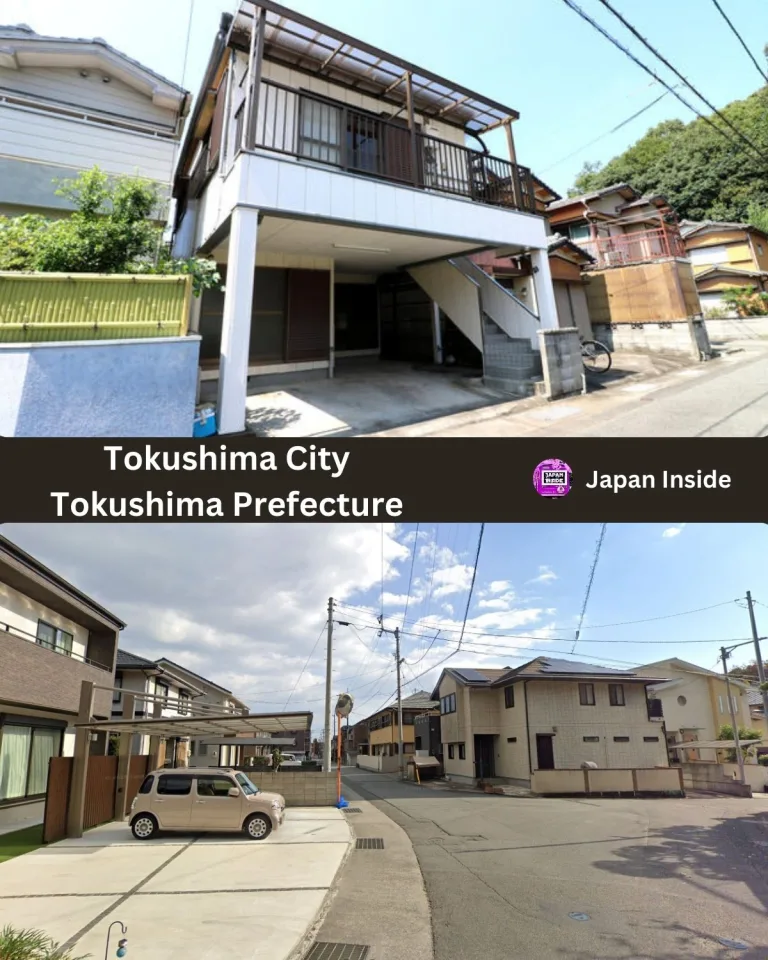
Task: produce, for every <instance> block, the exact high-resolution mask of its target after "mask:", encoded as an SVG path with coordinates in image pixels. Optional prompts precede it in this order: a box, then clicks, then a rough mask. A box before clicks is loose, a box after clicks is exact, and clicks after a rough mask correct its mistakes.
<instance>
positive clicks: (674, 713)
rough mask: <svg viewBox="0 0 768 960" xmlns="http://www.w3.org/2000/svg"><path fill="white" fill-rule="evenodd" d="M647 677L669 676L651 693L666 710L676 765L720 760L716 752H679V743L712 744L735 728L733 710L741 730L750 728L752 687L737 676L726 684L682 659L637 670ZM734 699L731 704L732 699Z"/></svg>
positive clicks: (670, 746)
mask: <svg viewBox="0 0 768 960" xmlns="http://www.w3.org/2000/svg"><path fill="white" fill-rule="evenodd" d="M636 670H637V673H638V674H641V675H643V676H653V677H659V676H661V677H666V678H667V680H666V682H664V683H659V684H652V685H651V686H650V687H649V688H648V691H649V694H650V695H651V696H653V697H655V698H656V699H658V700H659V701H660V702H661V704H662V708H663V713H664V726H665V729H666V737H667V746H668V747H669V755H670V759H671V760H672V761H673V762H679V761H688V760H712V761H714V760H715V759H717V757H716V751H715V750H706V749H704V750H693V749H689V750H685V751H684V752H683V751H680V750H675V749H674V746H675V744H677V743H691V742H694V741H698V742H700V743H711V742H712V741H714V740H717V739H718V733H719V730H720V728H721V727H722V726H724V725H728V726H731V725H732V724H731V707H733V711H734V713H735V715H736V722H737V724H738V726H740V727H750V726H751V725H752V724H751V716H750V702H749V685H748V684H747V683H745V682H744V681H742V680H739V679H737V678H735V677H731V678H729V681H728V684H727V685H726V682H725V679H724V677H723V675H722V674H721V673H715V672H714V671H713V670H707V669H706V668H705V667H699V666H697V665H696V664H695V663H688V662H687V661H686V660H680V659H679V658H678V657H670V658H669V659H668V660H659V661H656V662H654V663H646V664H644V665H643V666H641V667H637V668H636ZM729 696H730V698H731V702H730V703H729V700H728V698H729Z"/></svg>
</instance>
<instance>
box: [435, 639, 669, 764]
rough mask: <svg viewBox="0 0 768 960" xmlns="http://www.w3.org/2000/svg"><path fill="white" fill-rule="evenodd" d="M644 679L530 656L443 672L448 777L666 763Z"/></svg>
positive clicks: (439, 691) (440, 691)
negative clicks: (514, 663) (513, 664)
mask: <svg viewBox="0 0 768 960" xmlns="http://www.w3.org/2000/svg"><path fill="white" fill-rule="evenodd" d="M651 682H652V680H651V679H648V678H646V677H642V676H639V675H638V674H637V673H635V672H634V671H623V670H613V669H609V668H608V667H598V666H594V665H592V664H589V663H578V662H576V661H570V660H556V659H551V658H549V657H537V658H536V659H535V660H531V661H530V662H529V663H526V664H524V665H523V666H521V667H517V668H514V669H512V668H509V667H505V668H503V669H483V668H481V669H477V670H476V669H469V668H456V669H446V670H443V672H442V674H441V676H440V679H439V681H438V683H437V686H436V687H435V690H434V692H433V694H432V696H433V697H435V698H436V699H439V702H440V729H441V738H442V742H443V766H444V769H445V775H446V777H447V778H448V779H449V780H457V781H476V780H492V779H501V780H511V781H519V782H523V783H527V782H529V781H530V778H531V774H532V773H533V772H534V771H536V770H575V769H579V768H580V767H581V765H582V764H583V763H585V762H593V763H596V764H597V766H598V767H601V768H610V769H622V768H648V767H656V766H668V760H667V751H666V747H665V744H664V736H663V729H662V723H661V717H660V716H657V715H655V711H656V710H657V709H658V708H657V707H654V705H653V704H652V703H649V701H648V697H647V695H646V687H647V686H648V685H649V684H650V683H651Z"/></svg>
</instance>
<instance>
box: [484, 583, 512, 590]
mask: <svg viewBox="0 0 768 960" xmlns="http://www.w3.org/2000/svg"><path fill="white" fill-rule="evenodd" d="M511 586H512V584H511V583H510V582H509V580H491V582H490V583H489V584H488V586H487V587H486V591H487V592H488V593H504V591H505V590H509V588H510V587H511Z"/></svg>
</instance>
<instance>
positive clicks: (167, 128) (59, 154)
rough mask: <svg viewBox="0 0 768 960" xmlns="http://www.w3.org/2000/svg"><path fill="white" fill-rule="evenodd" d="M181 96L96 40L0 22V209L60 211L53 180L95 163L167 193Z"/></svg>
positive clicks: (184, 97)
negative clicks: (146, 181) (42, 33)
mask: <svg viewBox="0 0 768 960" xmlns="http://www.w3.org/2000/svg"><path fill="white" fill-rule="evenodd" d="M187 102H188V94H187V93H186V91H185V90H183V89H182V88H181V87H180V86H178V85H177V84H175V83H173V82H171V81H170V80H166V79H165V78H164V77H161V76H160V75H159V74H157V73H155V72H154V71H152V70H150V69H148V68H147V67H144V66H142V64H140V63H137V62H136V61H135V60H132V59H131V58H130V57H127V56H126V55H125V54H123V53H120V52H119V51H118V50H115V49H114V47H111V46H110V45H109V44H108V43H106V41H104V40H101V39H100V38H98V37H97V38H94V39H88V40H81V39H73V38H70V37H46V36H40V35H39V34H37V33H35V32H34V31H33V30H32V29H31V28H30V27H27V26H25V25H19V26H0V215H1V214H6V215H9V216H17V215H20V214H24V213H41V214H45V215H48V216H61V215H64V214H66V213H67V212H68V211H69V210H70V209H72V208H71V204H70V202H69V201H68V200H66V199H65V198H63V197H58V196H56V193H55V190H56V184H55V183H54V182H53V181H54V180H58V179H68V178H72V177H75V176H77V174H78V173H79V172H81V171H83V170H86V169H90V168H91V167H93V166H95V165H98V166H99V167H101V169H102V170H104V171H105V172H106V173H110V174H134V175H135V174H138V175H140V176H142V177H145V178H147V179H149V180H153V181H154V182H155V183H157V184H158V185H159V186H160V188H161V190H162V192H163V193H164V194H165V196H166V197H167V196H168V192H169V186H170V182H171V176H172V172H173V166H174V160H175V155H176V149H177V145H178V141H179V138H180V134H181V126H182V121H183V117H184V115H185V113H186V110H187Z"/></svg>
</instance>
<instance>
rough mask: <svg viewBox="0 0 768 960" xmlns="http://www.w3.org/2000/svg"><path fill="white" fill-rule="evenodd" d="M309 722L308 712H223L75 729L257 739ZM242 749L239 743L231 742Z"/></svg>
mask: <svg viewBox="0 0 768 960" xmlns="http://www.w3.org/2000/svg"><path fill="white" fill-rule="evenodd" d="M311 722H312V714H311V713H249V714H246V715H245V716H236V715H233V714H231V713H226V714H223V715H221V716H208V715H202V716H199V715H198V716H186V717H184V716H182V717H147V718H139V717H137V718H134V719H115V720H90V721H88V722H85V723H76V724H75V725H74V726H75V729H87V730H88V731H90V732H91V733H98V732H99V731H100V730H101V731H108V732H109V733H118V734H120V733H139V734H142V735H143V736H147V737H161V738H164V739H170V738H173V737H190V738H192V739H198V738H203V737H216V736H224V737H233V738H234V737H237V736H238V734H246V735H248V734H250V735H251V736H253V737H257V736H258V735H259V734H265V733H283V732H287V731H289V730H307V729H309V727H310V724H311ZM235 742H236V743H237V744H238V745H240V746H242V744H243V741H242V740H237V741H235Z"/></svg>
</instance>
